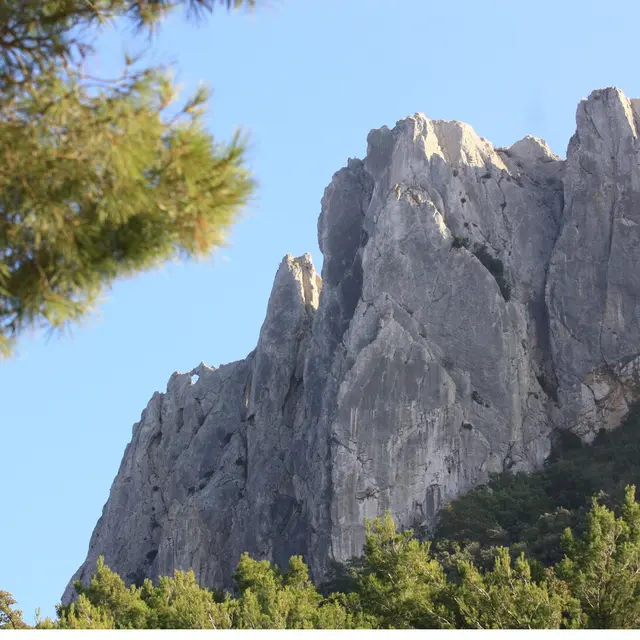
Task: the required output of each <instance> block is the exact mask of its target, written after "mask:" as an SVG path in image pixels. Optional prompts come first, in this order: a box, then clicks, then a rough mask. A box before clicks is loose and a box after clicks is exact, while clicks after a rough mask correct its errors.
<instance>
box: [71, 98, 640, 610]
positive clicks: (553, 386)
mask: <svg viewBox="0 0 640 640" xmlns="http://www.w3.org/2000/svg"><path fill="white" fill-rule="evenodd" d="M639 132H640V101H636V100H629V99H627V98H626V97H625V96H624V95H623V94H622V92H620V91H619V90H617V89H606V90H602V91H595V92H593V93H592V94H591V96H590V97H589V98H588V99H587V100H584V101H582V102H581V103H580V105H579V107H578V113H577V131H576V133H575V135H574V136H573V137H572V139H571V142H570V144H569V148H568V151H567V159H566V160H561V159H560V158H559V157H557V156H555V155H554V154H553V153H551V151H550V150H549V148H548V147H547V145H546V143H545V142H544V141H542V140H539V139H537V138H533V137H526V138H524V139H523V140H521V141H520V142H517V143H516V144H514V145H513V146H511V147H509V148H499V149H496V148H494V147H493V146H492V145H491V143H490V142H488V141H487V140H485V139H484V138H480V137H479V136H478V135H477V134H476V133H475V132H474V131H473V129H472V128H471V127H469V126H468V125H466V124H462V123H459V122H449V121H433V120H429V119H428V118H426V117H425V116H424V115H422V114H416V115H414V116H410V117H408V118H406V119H404V120H401V121H399V122H398V123H397V125H396V127H395V128H394V129H388V128H387V127H383V128H382V129H378V130H374V131H372V132H371V133H370V134H369V138H368V143H369V144H368V151H367V156H366V158H365V159H364V161H361V160H349V162H348V164H347V166H346V167H345V168H343V169H341V170H340V171H338V172H337V173H336V174H335V175H334V177H333V179H332V181H331V184H330V185H329V186H328V187H327V189H326V191H325V194H324V197H323V200H322V213H321V214H320V219H319V222H318V237H319V242H320V249H321V250H322V253H323V256H324V264H323V269H322V281H321V280H320V278H319V276H318V275H317V274H316V272H315V270H314V268H313V265H312V264H311V260H310V257H309V256H308V255H305V256H303V257H301V258H296V259H294V258H292V257H291V256H287V257H286V258H285V259H284V260H283V262H282V264H281V266H280V269H279V270H278V273H277V275H276V279H275V283H274V287H273V292H272V294H271V299H270V301H269V306H268V310H267V316H266V319H265V322H264V325H263V327H262V330H261V333H260V339H259V342H258V346H257V347H256V349H255V351H253V352H252V353H251V354H249V356H248V357H247V358H246V359H245V360H241V361H239V362H235V363H232V364H229V365H225V366H222V367H220V368H219V369H214V368H209V367H207V366H205V365H204V364H202V365H200V366H199V367H197V368H196V369H194V370H193V371H192V372H189V373H186V374H177V373H176V374H174V375H173V376H172V377H171V379H170V381H169V384H168V387H167V391H166V393H164V394H160V393H157V394H155V395H154V397H153V398H152V399H151V401H150V402H149V404H148V406H147V408H146V409H145V411H144V412H143V414H142V417H141V420H140V422H139V423H138V424H136V425H134V429H133V438H132V441H131V443H130V444H129V445H128V447H127V449H126V451H125V455H124V459H123V461H122V465H121V467H120V471H119V472H118V475H117V477H116V479H115V481H114V483H113V486H112V489H111V495H110V497H109V500H108V502H107V504H106V505H105V508H104V511H103V515H102V517H101V518H100V520H99V521H98V524H97V525H96V528H95V531H94V533H93V536H92V538H91V543H90V548H89V554H88V557H87V560H86V561H85V563H84V564H83V565H82V567H81V568H80V569H79V570H78V572H77V573H76V575H75V576H74V578H76V579H78V578H80V579H85V580H86V579H87V578H88V576H89V575H90V573H91V571H92V570H93V568H94V567H95V562H96V559H97V557H98V556H99V555H101V554H102V555H104V556H105V560H106V562H107V564H108V565H109V566H110V567H112V568H113V569H114V570H115V571H117V572H118V573H120V574H121V575H122V576H124V577H125V578H126V579H127V580H129V581H138V580H140V579H141V578H143V577H155V576H157V575H161V574H170V573H172V572H173V570H174V569H186V568H189V567H193V569H194V570H195V571H196V574H197V576H198V578H199V580H200V582H201V584H203V585H207V586H216V585H229V584H230V581H231V575H232V573H233V570H234V568H235V565H236V563H237V561H238V558H239V556H240V554H241V552H243V551H249V552H250V553H251V554H252V555H254V556H256V557H264V558H269V559H270V560H272V561H274V562H276V563H278V564H279V565H284V564H286V561H287V559H288V557H289V556H290V555H292V554H294V553H296V554H297V553H299V554H302V555H303V556H304V557H305V559H306V560H307V562H308V563H309V564H310V566H311V568H312V572H313V574H314V576H315V577H320V576H321V575H322V572H323V570H324V568H325V567H326V564H327V561H328V559H329V558H331V557H333V558H337V559H346V558H348V557H350V556H352V555H353V554H356V553H359V552H360V550H361V546H362V542H363V539H364V529H363V526H362V522H363V518H364V517H365V516H375V515H377V514H380V513H382V512H384V511H385V510H386V509H391V511H392V512H393V514H394V516H395V518H396V520H397V521H398V522H399V523H400V524H401V525H414V524H416V523H423V524H426V525H429V524H430V523H433V520H434V517H435V514H436V512H437V510H438V509H439V507H440V506H441V505H443V504H444V503H446V502H447V501H449V500H451V499H452V498H453V497H455V496H456V495H458V494H460V493H461V492H464V491H467V490H468V489H469V488H471V487H472V486H474V485H475V484H476V483H478V482H481V481H483V480H485V479H486V478H487V475H488V473H489V472H492V471H500V470H503V469H513V470H531V469H533V468H536V467H539V466H540V465H541V464H542V463H543V461H544V459H545V457H546V456H547V454H548V453H549V450H550V446H551V440H552V437H553V433H554V431H555V430H557V429H571V430H574V431H575V432H576V433H578V434H579V435H580V436H581V437H582V438H584V439H585V440H589V439H591V438H592V437H593V436H594V435H595V433H597V431H598V430H599V429H600V428H614V427H615V426H616V425H617V424H618V423H619V421H620V419H621V417H622V416H623V415H624V414H625V412H626V410H627V406H628V403H629V402H631V401H633V400H634V399H636V398H637V397H638V395H640V295H639V294H640V226H639V225H640V161H639V158H640V156H639V150H640V141H639V137H638V136H639ZM321 288H322V291H320V289H321ZM192 376H198V379H197V381H196V382H192ZM70 597H71V590H70V589H69V588H68V589H67V591H66V592H65V596H64V600H65V601H68V599H69V598H70Z"/></svg>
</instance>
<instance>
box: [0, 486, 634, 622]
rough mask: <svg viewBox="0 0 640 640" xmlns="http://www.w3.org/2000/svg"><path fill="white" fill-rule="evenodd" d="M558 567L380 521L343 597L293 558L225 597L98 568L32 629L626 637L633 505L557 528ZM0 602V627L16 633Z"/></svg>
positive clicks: (254, 564)
mask: <svg viewBox="0 0 640 640" xmlns="http://www.w3.org/2000/svg"><path fill="white" fill-rule="evenodd" d="M562 544H563V548H564V557H563V558H562V560H561V561H560V562H558V563H556V564H555V565H554V566H550V567H546V568H545V567H542V566H541V565H540V564H539V563H537V562H536V561H531V560H530V559H528V558H527V557H526V555H525V554H524V553H523V552H521V553H519V554H518V553H514V551H515V550H514V549H509V548H508V547H495V548H493V549H492V550H491V556H492V559H491V563H490V566H487V567H485V566H483V563H477V562H476V560H475V559H474V554H473V552H471V551H470V550H469V549H467V548H465V547H464V546H457V547H456V548H455V549H454V550H453V552H452V553H451V552H442V551H441V550H438V549H437V547H435V546H434V545H433V544H432V542H431V541H422V540H419V539H418V538H416V537H415V536H414V534H413V532H412V531H410V530H408V531H398V530H397V529H396V526H395V524H394V522H393V520H392V519H391V516H390V515H389V514H387V515H386V516H385V517H384V518H376V519H375V520H373V521H369V522H367V536H366V542H365V545H364V550H363V554H362V556H361V557H359V558H354V559H353V561H352V562H350V563H348V564H347V566H346V567H345V573H346V574H348V578H349V580H348V581H345V582H344V583H343V584H344V586H345V587H346V588H344V590H343V592H338V591H331V592H328V593H327V592H322V590H321V589H318V588H317V587H316V586H315V585H314V584H313V583H312V582H311V580H310V579H309V572H308V570H307V567H306V565H305V563H304V561H303V559H302V558H301V557H299V556H293V557H292V558H291V559H290V560H289V565H288V567H287V568H286V570H284V571H281V570H280V569H279V568H278V567H275V566H272V565H271V564H270V563H269V562H268V561H266V560H262V561H258V560H254V559H252V558H250V557H249V556H248V555H247V554H244V555H243V556H242V557H241V558H240V561H239V563H238V566H237V570H236V573H235V576H234V582H235V586H234V588H233V589H232V590H230V591H226V592H225V591H223V590H213V591H211V590H208V589H205V588H202V587H200V586H199V585H198V583H197V580H196V576H195V574H194V573H193V571H187V572H183V571H176V572H175V573H174V575H173V576H172V577H168V576H164V577H161V578H159V579H158V580H157V581H156V583H153V582H152V581H151V580H148V579H147V580H145V581H144V583H143V584H142V585H141V586H136V585H131V586H127V585H126V584H125V583H124V581H123V580H122V578H120V576H118V575H117V574H116V573H115V572H113V571H112V570H111V569H109V568H108V567H107V566H106V565H105V563H104V560H103V559H102V558H100V559H99V560H98V564H97V567H96V572H95V574H94V576H93V577H92V579H91V581H90V583H89V584H88V585H87V586H85V585H83V584H82V583H80V582H76V583H75V585H74V586H75V588H76V591H77V598H76V600H75V602H73V603H71V604H69V605H67V606H58V607H57V617H56V619H55V620H52V619H49V618H47V619H44V620H40V619H39V620H38V621H37V623H36V628H39V629H353V628H372V629H414V628H419V629H425V628H432V629H579V628H595V629H614V628H615V629H621V628H626V629H634V628H639V627H640V504H638V503H637V502H636V500H635V488H634V487H627V489H626V492H625V498H624V501H623V504H622V506H621V509H620V514H619V515H616V513H615V512H614V511H613V510H612V509H610V508H609V507H607V506H606V505H604V504H601V503H600V502H599V501H598V500H597V499H596V498H594V499H593V501H592V504H591V508H590V509H589V511H588V514H587V517H586V528H585V530H584V532H583V533H582V534H575V533H574V532H573V531H572V530H571V529H570V528H567V529H566V530H565V532H564V534H563V540H562ZM14 604H15V601H14V600H13V599H12V597H11V596H10V595H9V594H8V593H6V592H0V628H7V627H8V628H24V627H26V625H25V623H24V622H23V621H22V616H21V612H19V611H17V610H15V609H13V605H14Z"/></svg>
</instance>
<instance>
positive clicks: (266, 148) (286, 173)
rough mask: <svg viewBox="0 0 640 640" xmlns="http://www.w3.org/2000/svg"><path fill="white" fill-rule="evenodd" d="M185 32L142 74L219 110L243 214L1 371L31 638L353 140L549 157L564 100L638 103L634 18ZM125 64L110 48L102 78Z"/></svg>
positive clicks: (0, 447) (440, 16) (633, 11)
mask: <svg viewBox="0 0 640 640" xmlns="http://www.w3.org/2000/svg"><path fill="white" fill-rule="evenodd" d="M258 4H259V5H260V7H259V8H258V10H257V11H256V12H255V13H254V14H253V15H252V16H248V15H245V14H243V13H236V14H230V15H226V14H225V13H224V12H223V11H220V12H219V13H217V14H216V15H215V16H213V17H212V18H211V19H209V20H207V21H206V23H205V24H203V25H202V26H200V27H195V26H193V25H190V24H188V23H187V22H186V21H184V20H183V19H181V18H180V16H179V15H178V14H175V15H174V16H172V17H171V18H170V19H169V20H168V21H167V22H166V24H165V25H164V27H163V29H162V31H161V33H160V36H159V37H158V38H157V39H156V42H155V59H157V60H159V61H160V60H170V59H173V60H175V62H176V63H177V68H178V69H179V73H178V79H179V80H180V81H182V82H184V84H185V86H186V87H187V88H188V87H194V86H196V84H197V83H198V82H201V81H204V82H205V83H207V84H209V85H211V86H212V88H213V90H214V95H213V99H212V103H211V107H210V111H209V120H208V122H209V126H210V129H211V131H212V132H213V134H214V135H215V136H217V137H220V138H221V139H229V138H230V136H231V134H232V132H233V131H234V130H235V129H236V127H242V128H243V130H244V131H245V132H247V133H248V134H249V135H250V140H251V148H250V153H249V156H248V159H249V164H250V166H251V168H252V170H253V171H254V173H255V176H256V178H257V179H258V181H259V182H260V188H259V190H258V193H257V198H256V202H255V204H254V205H253V206H252V207H251V210H250V211H249V212H247V215H246V217H245V218H244V220H243V221H242V222H241V223H240V224H238V225H237V226H236V227H235V229H234V232H233V234H232V236H231V238H230V246H229V247H227V248H225V249H223V250H220V251H219V252H217V254H216V255H215V256H214V257H213V258H212V259H211V260H210V261H208V262H202V263H199V264H194V263H191V264H171V265H169V266H166V267H164V268H162V269H159V270H157V271H155V272H151V273H146V274H143V275H141V276H138V277H136V278H133V279H130V280H126V281H121V282H119V283H118V284H117V285H116V286H115V287H113V289H112V290H111V291H110V292H107V293H106V294H105V298H106V302H105V303H104V304H103V305H102V306H101V307H100V314H99V315H98V316H97V317H95V318H93V319H91V320H89V321H88V322H87V323H86V324H85V325H84V326H82V327H79V328H76V329H75V330H74V331H73V336H72V337H62V338H54V339H51V340H49V341H46V340H45V339H44V338H43V337H41V336H26V337H25V338H24V339H23V340H22V341H21V342H20V344H19V349H18V356H17V357H16V358H15V359H13V360H11V361H9V362H4V363H2V364H0V397H1V398H2V409H1V413H0V430H1V431H0V433H1V440H0V486H1V487H2V489H3V500H2V507H1V510H0V589H3V590H7V591H9V592H11V593H13V594H14V597H15V598H16V599H17V600H18V603H19V606H20V608H21V609H23V611H24V612H25V617H26V619H27V620H29V621H32V620H33V613H34V611H35V608H36V607H38V606H39V607H41V609H42V613H43V614H50V615H52V614H53V613H54V605H55V604H56V603H57V602H58V601H59V598H60V596H61V594H62V591H63V589H64V587H65V585H66V583H67V581H68V579H69V578H70V576H71V575H72V573H73V572H74V571H75V570H76V568H77V567H78V566H79V564H80V563H81V562H82V561H83V560H84V558H85V555H86V552H87V548H88V543H89V537H90V535H91V532H92V530H93V527H94V525H95V523H96V520H97V519H98V517H99V516H100V513H101V511H102V506H103V504H104V502H105V501H106V499H107V497H108V494H109V488H110V486H111V482H112V480H113V478H114V476H115V474H116V472H117V470H118V466H119V464H120V459H121V457H122V454H123V452H124V449H125V446H126V444H127V443H128V441H129V439H130V437H131V427H132V425H133V423H134V422H136V421H137V420H138V419H139V417H140V413H141V411H142V410H143V409H144V407H145V406H146V403H147V401H148V400H149V398H150V397H151V395H152V394H153V392H154V391H164V390H165V388H166V383H167V380H168V379H169V376H170V375H171V373H172V372H173V371H176V370H177V371H187V370H190V369H191V368H193V367H194V366H196V365H197V364H199V363H200V362H201V361H204V362H206V363H207V364H208V365H216V366H217V365H219V364H221V363H225V362H229V361H233V360H237V359H239V358H243V357H244V356H245V355H246V354H247V353H248V352H249V351H250V350H251V349H253V347H254V346H255V343H256V340H257V337H258V332H259V330H260V325H261V323H262V320H263V317H264V312H265V309H266V303H267V299H268V296H269V292H270V289H271V285H272V282H273V277H274V275H275V272H276V269H277V267H278V264H279V262H280V260H281V259H282V257H283V256H284V255H285V254H286V253H292V254H294V255H301V254H303V253H305V252H309V253H311V255H312V256H313V259H314V261H315V263H316V266H317V267H318V268H320V266H321V264H322V263H321V255H320V253H319V250H318V243H317V238H316V222H317V216H318V213H319V211H320V199H321V197H322V193H323V190H324V188H325V186H326V185H327V184H328V183H329V182H330V180H331V176H332V174H333V173H334V172H335V171H337V170H338V169H340V167H342V166H343V165H344V164H345V163H346V161H347V158H349V157H363V155H364V153H365V150H366V137H367V133H368V132H369V130H370V129H372V128H378V127H380V126H382V125H384V124H387V125H393V124H394V123H395V122H396V120H398V119H400V118H403V117H405V116H407V115H409V114H412V113H415V112H416V111H421V112H423V113H425V114H426V115H427V116H428V117H431V118H442V119H448V120H453V119H456V120H463V121H466V122H468V123H470V124H471V125H472V126H473V127H474V129H475V130H476V131H477V132H478V133H479V134H480V135H481V136H483V137H485V138H488V139H489V140H491V141H492V142H493V143H494V144H495V145H510V144H512V143H513V142H515V141H517V140H519V139H520V138H522V137H523V136H525V135H527V134H533V135H537V136H539V137H542V138H545V139H546V140H547V142H548V143H549V144H550V146H551V148H552V150H553V151H554V152H555V153H557V154H559V155H561V156H564V154H565V150H566V146H567V142H568V140H569V137H570V136H571V135H572V133H573V130H574V123H575V109H576V106H577V104H578V102H579V100H580V99H581V98H583V97H586V96H587V95H588V94H589V93H590V92H591V91H592V90H593V89H596V88H603V87H607V86H617V87H619V88H621V89H622V90H623V91H624V92H625V93H626V94H627V95H628V96H630V97H640V75H639V74H638V71H637V64H638V63H637V47H636V45H635V42H636V41H637V25H638V24H639V23H640V5H638V4H637V2H635V1H632V0H629V1H623V0H609V1H608V2H602V0H591V1H589V0H579V1H578V0H560V1H559V0H537V1H536V2H522V1H521V2H508V1H506V0H505V1H498V0H484V1H483V2H478V1H477V0H457V2H455V3H449V2H441V1H435V0H434V1H430V0H394V1H393V2H390V1H386V2H384V1H382V0H323V1H319V0H316V1H313V0H266V4H265V3H264V1H263V0H258ZM120 51H121V46H120V44H119V40H118V38H115V37H107V38H106V39H105V41H104V42H103V43H102V45H101V47H100V61H101V65H103V66H102V68H103V69H104V70H107V69H113V68H115V67H114V65H115V63H116V61H119V60H120V59H121V58H120V57H119V56H120Z"/></svg>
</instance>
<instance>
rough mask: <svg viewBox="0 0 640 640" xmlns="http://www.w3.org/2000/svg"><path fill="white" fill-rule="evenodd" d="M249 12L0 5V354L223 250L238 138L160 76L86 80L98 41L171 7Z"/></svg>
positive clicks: (241, 176) (158, 5) (235, 193)
mask: <svg viewBox="0 0 640 640" xmlns="http://www.w3.org/2000/svg"><path fill="white" fill-rule="evenodd" d="M254 4H255V0H222V1H220V2H216V1H214V0H180V1H173V2H172V1H169V0H97V1H96V0H44V1H42V0H7V1H6V2H3V3H2V6H1V7H0V355H2V354H4V355H8V354H10V353H11V349H12V346H13V344H14V342H15V339H16V338H17V337H18V336H19V335H20V334H21V333H22V332H23V331H24V330H25V329H28V328H32V327H46V328H50V329H60V328H62V327H64V326H66V325H67V324H68V323H70V322H77V321H78V320H80V319H81V318H82V317H84V316H85V315H86V314H87V313H88V312H89V311H90V310H91V309H92V308H93V306H94V305H95V303H96V301H97V298H98V296H99V294H100V293H101V292H102V291H103V290H104V289H105V288H108V287H109V285H111V284H112V283H113V282H114V280H115V279H117V278H119V277H122V276H127V275H132V274H135V273H137V272H139V271H141V270H143V269H147V268H150V267H153V266H156V265H158V264H160V263H162V262H164V261H166V260H169V259H173V258H187V257H200V256H205V255H208V254H209V253H210V251H211V250H212V249H213V248H214V247H217V246H221V245H222V244H223V243H224V241H225V234H226V233H227V232H228V231H229V229H230V227H231V225H232V224H233V222H234V221H236V220H237V219H238V216H239V215H240V213H241V211H242V208H243V207H244V206H245V205H246V204H247V203H248V202H249V200H250V197H251V195H252V192H253V189H254V186H255V185H254V181H253V179H252V177H251V176H250V174H249V172H248V171H247V169H246V167H245V163H244V149H245V144H244V141H243V139H242V138H241V136H240V135H239V134H236V135H235V137H234V138H233V139H232V140H231V141H230V142H227V143H220V142H218V141H217V140H215V139H214V138H213V136H212V135H211V134H210V133H209V132H208V131H207V130H206V128H205V126H204V121H203V120H204V115H205V106H206V102H207V99H208V91H207V90H206V89H204V88H201V89H198V90H197V91H196V92H195V93H193V94H192V95H191V96H188V97H187V98H185V99H184V100H183V101H182V102H181V103H178V102H177V99H178V91H177V88H176V86H175V84H174V83H173V80H172V78H171V74H170V72H169V69H167V68H165V67H163V66H153V67H150V66H144V60H143V57H142V56H138V57H136V58H130V57H128V56H125V59H124V61H123V70H122V73H121V74H120V75H119V76H118V77H116V78H101V77H95V76H93V75H91V73H90V72H89V71H87V69H88V68H89V67H90V63H91V60H92V56H93V54H94V53H95V49H94V41H95V37H96V35H97V34H98V33H99V32H100V31H101V30H102V29H104V28H105V27H106V26H107V25H110V24H113V23H114V22H115V21H126V22H129V23H130V24H131V25H132V26H133V27H134V28H135V29H137V31H138V33H139V36H140V38H143V37H144V36H145V34H146V35H149V34H151V33H152V32H153V30H154V29H157V28H158V26H159V24H160V21H161V20H162V19H163V18H165V17H166V16H167V15H169V14H170V13H171V12H172V11H173V10H175V9H177V8H178V7H183V8H186V9H187V10H188V11H189V12H190V13H191V14H192V15H194V16H195V17H197V18H199V17H202V16H204V15H205V14H206V13H210V12H212V11H213V10H214V7H216V6H218V5H221V6H226V8H227V9H233V8H239V7H241V6H246V7H253V6H254Z"/></svg>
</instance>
